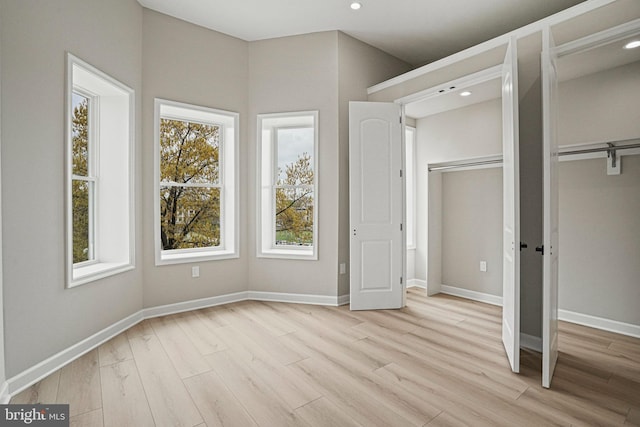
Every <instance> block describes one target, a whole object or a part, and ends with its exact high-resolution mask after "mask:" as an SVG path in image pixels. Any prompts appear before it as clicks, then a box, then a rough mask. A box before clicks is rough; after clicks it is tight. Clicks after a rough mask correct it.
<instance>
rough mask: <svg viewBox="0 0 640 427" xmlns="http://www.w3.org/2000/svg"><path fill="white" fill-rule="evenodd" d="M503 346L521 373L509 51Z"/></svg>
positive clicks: (511, 55) (510, 51) (514, 92)
mask: <svg viewBox="0 0 640 427" xmlns="http://www.w3.org/2000/svg"><path fill="white" fill-rule="evenodd" d="M502 132H503V133H502V156H503V169H502V173H503V179H502V181H503V195H502V198H503V201H502V204H503V233H502V236H503V237H502V238H503V240H502V252H503V262H502V342H503V344H504V349H505V351H506V352H507V357H508V358H509V364H510V365H511V370H512V371H513V372H519V371H520V175H519V157H518V144H519V138H518V54H517V47H516V40H515V39H512V40H511V41H510V42H509V46H508V48H507V54H506V56H505V59H504V65H503V69H502Z"/></svg>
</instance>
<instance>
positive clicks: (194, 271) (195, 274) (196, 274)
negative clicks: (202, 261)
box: [191, 265, 200, 277]
mask: <svg viewBox="0 0 640 427" xmlns="http://www.w3.org/2000/svg"><path fill="white" fill-rule="evenodd" d="M191 277H200V267H199V266H197V265H196V266H195V267H191Z"/></svg>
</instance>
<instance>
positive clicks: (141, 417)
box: [100, 360, 155, 427]
mask: <svg viewBox="0 0 640 427" xmlns="http://www.w3.org/2000/svg"><path fill="white" fill-rule="evenodd" d="M100 379H101V381H102V402H103V406H102V408H103V411H104V425H105V427H112V426H113V427H129V426H130V427H144V426H154V425H155V423H154V420H153V416H152V415H151V410H150V408H149V404H148V402H147V397H146V395H145V392H144V388H143V387H142V382H141V381H140V376H139V375H138V370H137V367H136V364H135V362H134V361H133V360H125V361H123V362H120V363H114V364H110V365H107V366H103V367H102V368H100Z"/></svg>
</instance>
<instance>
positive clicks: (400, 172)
mask: <svg viewBox="0 0 640 427" xmlns="http://www.w3.org/2000/svg"><path fill="white" fill-rule="evenodd" d="M400 178H402V169H400Z"/></svg>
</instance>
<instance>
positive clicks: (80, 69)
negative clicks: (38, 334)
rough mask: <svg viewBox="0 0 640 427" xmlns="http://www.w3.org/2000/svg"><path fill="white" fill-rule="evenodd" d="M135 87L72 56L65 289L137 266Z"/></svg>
mask: <svg viewBox="0 0 640 427" xmlns="http://www.w3.org/2000/svg"><path fill="white" fill-rule="evenodd" d="M133 95H134V93H133V90H132V89H130V88H128V87H127V86H125V85H123V84H122V83H120V82H118V81H117V80H115V79H113V78H111V77H109V76H108V75H106V74H104V73H103V72H101V71H99V70H97V69H96V68H94V67H92V66H91V65H89V64H87V63H86V62H84V61H82V60H80V59H78V58H76V57H75V56H73V55H71V54H68V55H67V106H66V127H67V155H66V158H67V160H66V162H67V190H66V192H67V197H66V200H67V201H66V204H67V207H66V209H67V232H66V234H67V250H66V252H67V255H66V258H67V268H66V270H67V286H69V287H72V286H77V285H80V284H83V283H87V282H91V281H93V280H97V279H100V278H103V277H107V276H110V275H112V274H116V273H120V272H123V271H127V270H130V269H132V268H133V266H134V263H133V255H134V253H133V248H134V241H133V236H134V233H133V224H134V222H133V212H132V209H133V187H132V179H131V177H132V176H133V174H132V165H133V135H134V130H133V110H134V108H133V105H134V96H133Z"/></svg>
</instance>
